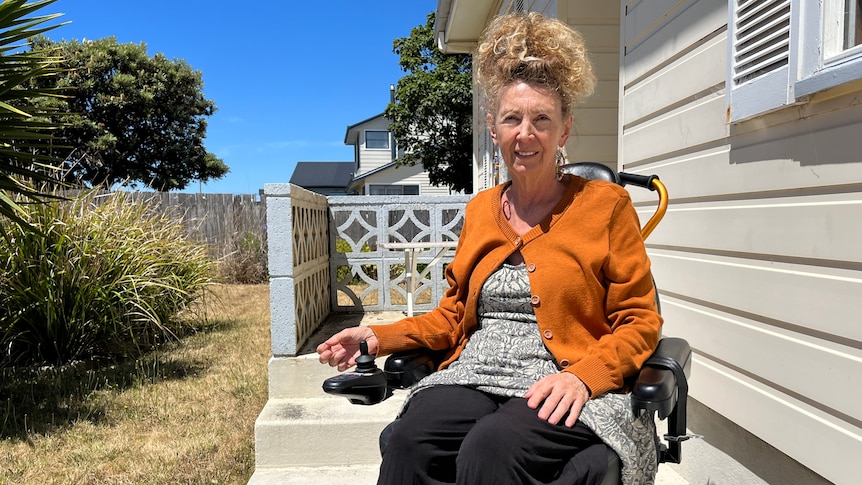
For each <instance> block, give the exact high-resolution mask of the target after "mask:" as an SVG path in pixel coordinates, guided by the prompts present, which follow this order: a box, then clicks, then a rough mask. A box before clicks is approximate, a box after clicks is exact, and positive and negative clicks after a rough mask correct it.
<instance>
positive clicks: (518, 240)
mask: <svg viewBox="0 0 862 485" xmlns="http://www.w3.org/2000/svg"><path fill="white" fill-rule="evenodd" d="M515 246H518V247H520V246H521V236H518V237H516V238H515Z"/></svg>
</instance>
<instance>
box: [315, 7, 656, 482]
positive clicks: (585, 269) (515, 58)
mask: <svg viewBox="0 0 862 485" xmlns="http://www.w3.org/2000/svg"><path fill="white" fill-rule="evenodd" d="M475 66H476V67H477V68H478V69H477V74H476V77H477V82H478V84H479V85H480V87H481V88H482V90H483V94H484V95H485V99H487V100H488V104H487V111H488V116H487V120H488V125H489V129H490V133H491V137H492V139H493V141H494V144H495V145H496V146H497V148H498V150H499V153H500V155H501V156H502V159H503V161H504V162H505V164H506V167H507V168H508V171H509V174H510V177H511V182H510V183H505V184H501V185H498V186H496V187H494V188H492V189H489V190H486V191H483V192H481V193H479V194H477V195H476V197H474V198H473V199H472V200H471V201H470V202H469V203H468V204H467V208H466V213H465V223H464V228H463V230H462V233H461V236H460V239H459V242H458V248H457V250H456V254H455V257H454V259H453V261H452V263H451V264H449V266H448V267H447V268H446V276H447V279H448V281H449V283H450V285H451V288H450V289H449V290H448V291H447V293H446V295H445V297H444V298H443V299H442V301H441V302H440V304H439V306H438V307H437V308H436V309H435V310H433V311H432V312H430V313H428V314H425V315H421V316H415V317H411V318H406V319H403V320H401V321H399V322H397V323H395V324H392V325H382V326H371V327H359V328H351V329H347V330H344V331H342V332H339V333H338V334H336V335H334V336H333V337H331V338H330V339H329V340H327V341H326V342H324V343H323V344H321V345H320V346H319V347H318V349H317V350H318V353H319V354H320V361H321V362H323V363H328V364H329V365H332V366H337V367H338V369H339V370H345V369H346V368H348V367H349V366H352V365H354V364H355V358H356V357H357V356H358V355H359V350H358V344H359V342H360V341H361V340H366V341H367V342H368V347H369V351H370V352H372V353H376V354H377V355H384V354H388V353H391V352H395V351H402V350H408V349H413V348H419V347H427V348H430V349H434V350H443V349H448V354H447V358H446V359H445V360H444V362H443V364H442V365H441V370H440V371H439V372H436V373H434V374H432V375H431V376H429V377H427V378H426V379H424V380H423V381H422V382H420V383H419V385H418V386H417V387H416V388H415V389H414V390H413V391H412V393H411V395H410V396H409V398H408V400H407V402H406V404H405V408H404V409H403V410H402V414H401V417H400V419H399V421H398V424H397V426H395V427H394V429H393V432H392V435H391V437H390V441H389V444H388V446H387V448H386V450H385V451H384V456H383V463H382V465H381V473H380V479H379V483H381V484H406V483H460V484H471V485H475V484H483V483H487V484H506V483H566V484H571V483H598V482H600V481H601V479H602V477H603V475H604V472H605V469H606V467H607V448H606V446H605V444H603V442H606V443H609V444H611V445H612V446H613V443H612V442H615V440H616V441H620V440H619V439H618V438H619V437H620V436H621V433H623V434H625V433H627V434H628V435H632V436H634V437H635V438H634V439H631V437H626V438H623V439H622V440H621V441H623V442H624V443H623V444H617V446H615V447H614V449H615V451H617V452H618V454H620V455H621V457H622V458H623V464H624V474H625V473H627V475H624V478H625V477H628V478H627V480H628V481H629V482H632V477H635V478H637V477H638V476H641V478H644V481H646V482H649V481H650V480H651V478H652V476H654V472H655V470H654V468H655V465H654V464H652V465H648V464H647V463H648V462H649V461H650V460H647V461H646V462H643V463H638V461H637V460H638V459H639V458H638V457H639V456H640V455H643V454H644V453H642V452H641V451H640V450H639V449H638V450H637V451H632V449H631V448H632V446H631V445H632V443H633V442H634V445H640V444H643V445H644V446H646V447H647V448H649V447H650V446H654V444H653V443H652V436H653V434H652V433H654V431H653V428H652V427H651V425H652V423H651V422H646V421H648V420H641V421H638V420H636V419H635V418H634V417H633V416H631V411H630V410H629V407H630V406H629V405H628V401H627V400H626V398H625V396H624V395H623V394H621V393H620V391H622V390H623V389H624V388H625V379H626V378H627V377H630V376H632V375H633V374H635V373H636V372H637V370H638V369H639V368H640V366H641V365H642V364H643V362H644V361H645V360H646V359H647V358H648V357H649V355H650V354H651V353H652V352H653V350H654V349H655V346H656V345H657V343H658V338H659V332H660V328H661V317H660V316H659V315H658V312H657V309H656V306H655V289H654V288H653V285H652V278H651V275H650V270H649V261H648V259H647V256H646V252H645V249H644V245H643V241H642V239H641V237H640V232H639V227H640V226H639V223H638V220H637V215H636V213H635V211H634V208H633V206H632V204H631V201H630V199H629V197H628V194H627V192H626V191H625V190H624V189H622V188H620V187H618V186H616V185H614V184H610V183H605V182H587V181H585V180H584V179H581V178H579V177H574V176H568V175H558V173H557V169H556V167H557V154H558V151H560V150H561V149H562V147H564V145H565V143H566V140H567V139H568V137H569V134H570V132H571V129H572V113H573V109H574V106H575V104H576V103H577V102H578V101H579V100H580V99H581V98H582V97H583V96H585V95H587V94H589V92H590V91H591V90H592V86H593V84H594V77H593V74H592V68H591V65H590V63H589V61H588V60H587V58H586V53H585V49H584V44H583V40H582V39H581V37H580V35H579V34H578V33H577V32H575V31H573V30H572V29H571V28H569V27H568V26H566V25H565V24H563V23H562V22H558V21H556V20H552V19H547V18H544V17H542V16H541V15H539V14H535V13H532V14H529V15H524V14H510V15H505V16H502V17H499V18H497V19H495V20H494V21H493V22H492V23H491V25H490V26H489V27H488V29H487V30H486V32H485V33H484V34H483V38H482V39H481V42H480V46H479V50H478V53H477V57H476V63H475ZM609 409H610V410H611V411H608V410H609ZM606 412H610V413H612V414H613V416H610V417H609V416H608V415H607V414H603V413H606ZM609 422H610V424H608V423H609ZM586 423H590V425H589V426H588V425H587V424H586ZM633 430H634V431H633ZM599 435H601V437H600V436H599ZM626 447H628V448H626ZM652 452H653V455H652V456H653V457H654V456H655V455H654V448H653V451H652ZM626 455H630V456H626ZM647 456H648V453H647ZM652 461H654V460H652ZM650 466H651V467H652V469H650ZM644 468H646V469H644Z"/></svg>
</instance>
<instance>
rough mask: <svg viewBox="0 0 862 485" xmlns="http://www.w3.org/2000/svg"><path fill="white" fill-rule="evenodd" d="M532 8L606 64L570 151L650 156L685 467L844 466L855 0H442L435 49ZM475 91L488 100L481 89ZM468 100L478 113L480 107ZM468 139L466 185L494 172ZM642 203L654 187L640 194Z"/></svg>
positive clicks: (714, 476) (460, 46) (857, 419)
mask: <svg viewBox="0 0 862 485" xmlns="http://www.w3.org/2000/svg"><path fill="white" fill-rule="evenodd" d="M512 10H521V11H539V12H542V13H544V14H546V15H548V16H552V17H556V18H559V19H562V20H564V21H565V22H567V23H569V24H571V25H573V26H574V27H576V28H577V29H578V30H579V31H581V32H582V33H583V34H584V36H585V38H586V40H587V44H588V48H589V49H590V51H591V52H592V58H593V60H594V62H595V65H596V68H597V74H598V77H599V83H598V89H597V92H596V94H595V95H594V97H593V99H592V100H591V101H590V102H589V103H587V104H586V105H585V106H584V107H582V108H581V109H580V110H579V111H578V112H577V113H576V114H575V117H576V127H577V128H578V129H577V130H576V131H575V133H576V135H575V136H574V137H573V138H574V139H573V140H572V141H571V145H569V146H567V149H568V153H569V155H570V156H572V158H574V159H575V160H579V159H583V160H598V161H601V162H604V163H606V164H608V165H610V166H613V167H615V168H617V169H619V170H625V171H630V172H636V173H656V174H658V175H659V176H660V177H661V179H662V180H663V181H664V182H665V184H666V185H667V186H668V188H669V191H670V195H671V206H670V209H669V210H668V214H667V216H666V218H665V220H664V222H663V223H662V225H661V226H659V228H658V229H657V230H656V232H655V233H654V234H653V235H652V236H651V238H650V240H649V241H648V251H649V254H650V257H651V260H652V262H653V272H654V275H655V278H656V280H657V282H658V286H659V290H660V293H661V295H662V311H663V315H664V317H665V321H666V323H665V327H664V333H665V334H666V335H673V336H680V337H684V338H686V339H687V340H688V341H689V342H690V343H691V345H692V348H693V349H694V351H695V360H694V363H693V368H692V379H691V381H690V396H691V400H690V402H689V426H690V428H691V429H692V431H693V432H694V433H698V434H702V435H704V436H705V439H704V440H702V441H690V442H688V443H687V444H686V450H688V451H686V457H685V459H684V461H683V463H682V465H680V467H679V470H680V472H681V473H682V474H683V476H684V477H685V478H687V479H688V480H689V481H690V482H691V483H707V482H712V483H763V482H767V483H782V484H816V483H846V484H849V483H856V482H857V481H858V477H857V473H856V471H855V464H854V462H855V460H856V459H858V457H860V456H862V324H860V317H859V308H860V305H859V303H858V301H859V298H860V296H862V224H860V221H862V151H860V150H859V148H858V146H857V143H858V141H857V139H856V137H857V136H859V134H860V133H862V103H860V102H859V100H860V99H862V45H860V43H862V35H860V32H862V29H860V27H862V20H860V13H862V9H860V5H859V2H858V1H847V2H845V1H844V0H840V1H839V0H823V1H820V2H814V1H808V0H679V1H677V0H673V1H670V0H668V1H664V0H656V1H653V0H650V1H631V0H621V1H619V2H608V1H601V0H556V1H554V0H535V1H524V0H502V1H499V0H496V1H495V0H470V1H467V0H440V1H439V2H438V6H437V27H436V29H435V30H436V36H437V38H438V43H439V46H440V48H441V49H442V50H444V51H446V52H451V53H466V52H471V51H473V50H474V49H475V47H476V39H477V38H478V36H479V34H480V33H481V31H482V29H483V28H484V26H485V25H486V23H487V21H488V19H490V18H492V17H493V16H494V15H497V14H498V13H502V12H507V11H512ZM474 106H480V103H478V102H477V103H474ZM482 118H483V114H482V113H478V112H477V113H474V119H482ZM482 131H483V130H477V133H476V134H475V137H474V145H475V151H474V164H475V165H476V167H477V170H476V174H477V175H476V180H475V182H474V187H476V189H477V190H480V189H481V188H483V187H488V186H490V185H491V183H492V179H491V177H490V175H489V170H488V169H489V161H490V160H491V157H492V155H491V154H492V150H491V145H490V141H489V140H488V139H487V136H486V135H485V134H484V133H482ZM632 197H633V198H634V200H635V203H636V206H637V207H638V209H639V211H642V214H643V215H644V216H645V215H646V214H647V213H649V212H651V205H652V202H651V201H650V200H651V199H650V195H649V194H647V195H643V194H641V193H638V192H635V191H633V192H632Z"/></svg>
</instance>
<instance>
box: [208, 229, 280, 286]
mask: <svg viewBox="0 0 862 485" xmlns="http://www.w3.org/2000/svg"><path fill="white" fill-rule="evenodd" d="M232 246H233V247H232V251H231V252H230V253H228V254H227V255H225V256H224V257H223V258H222V259H221V261H219V277H220V279H221V281H222V282H224V283H231V284H239V285H254V284H258V283H266V281H267V280H268V279H269V269H268V264H267V257H268V256H267V252H266V241H265V240H264V241H261V238H260V237H258V236H257V235H255V234H254V233H252V232H250V231H247V232H245V233H243V234H241V235H238V236H236V237H234V240H233V242H232Z"/></svg>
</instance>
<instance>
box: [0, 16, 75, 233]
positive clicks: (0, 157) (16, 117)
mask: <svg viewBox="0 0 862 485" xmlns="http://www.w3.org/2000/svg"><path fill="white" fill-rule="evenodd" d="M55 1H56V0H40V1H35V2H31V3H27V0H7V1H4V2H2V3H0V215H3V216H5V217H7V218H9V219H12V220H14V221H16V222H17V223H19V224H22V225H24V226H26V225H27V223H26V222H25V221H24V220H23V219H22V218H21V217H22V215H23V214H24V211H23V209H22V208H21V206H20V205H19V204H18V203H17V202H16V197H17V196H20V197H22V198H23V199H18V200H19V201H20V200H28V199H29V200H31V201H35V200H39V199H41V198H42V197H43V196H44V195H45V194H42V193H40V192H39V191H37V190H34V188H33V185H32V184H29V185H28V184H27V183H22V179H23V180H28V181H31V182H32V181H35V182H52V181H56V174H57V167H55V166H53V165H52V163H53V162H56V160H53V159H52V158H50V157H47V156H44V155H40V153H41V152H44V151H45V150H46V148H47V147H49V146H50V145H51V135H50V131H51V130H52V129H53V128H56V125H55V124H54V123H51V122H46V121H45V117H46V116H48V115H49V114H50V113H49V111H47V110H50V107H40V106H38V105H35V104H32V103H30V100H34V99H47V98H50V97H52V96H56V95H57V93H56V91H55V90H52V89H42V88H39V87H36V86H35V85H34V84H33V83H35V82H36V81H37V80H40V79H46V78H48V77H49V76H52V75H54V74H56V73H57V72H58V71H59V69H58V67H57V64H58V59H55V58H51V57H49V56H46V55H45V54H44V53H42V52H39V51H38V50H33V49H31V50H25V51H21V47H22V45H21V44H23V43H24V42H23V41H24V40H25V39H27V38H28V37H30V36H33V35H39V34H41V33H43V32H47V31H48V30H51V29H53V28H56V27H59V26H60V24H54V25H47V26H46V25H45V23H46V22H49V21H51V20H54V19H56V18H57V17H59V15H57V14H55V15H41V16H34V17H28V16H29V15H31V14H33V13H34V12H36V11H37V10H39V9H40V8H42V7H44V6H46V5H48V4H51V3H53V2H55ZM24 105H30V106H29V108H27V107H25V106H24ZM0 230H2V226H0Z"/></svg>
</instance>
